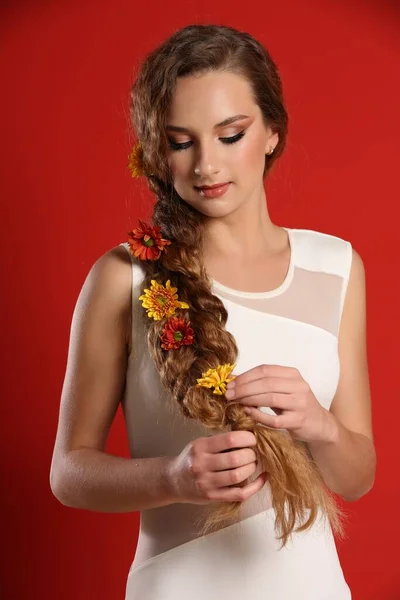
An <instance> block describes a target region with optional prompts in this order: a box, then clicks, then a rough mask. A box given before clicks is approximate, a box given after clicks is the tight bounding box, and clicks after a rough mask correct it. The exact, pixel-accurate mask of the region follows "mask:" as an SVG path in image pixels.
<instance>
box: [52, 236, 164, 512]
mask: <svg viewBox="0 0 400 600" xmlns="http://www.w3.org/2000/svg"><path fill="white" fill-rule="evenodd" d="M131 282H132V270H131V262H130V257H129V256H128V254H127V252H126V250H125V249H124V248H121V247H117V248H115V249H113V250H111V251H110V252H108V253H106V254H105V255H104V256H102V257H101V258H100V259H99V260H98V261H97V262H96V263H95V264H94V265H93V267H92V269H91V271H90V273H89V274H88V277H87V278H86V281H85V283H84V285H83V287H82V290H81V293H80V295H79V298H78V301H77V304H76V307H75V311H74V315H73V318H72V325H71V335H70V345H69V350H68V361H67V369H66V374H65V379H64V385H63V390H62V395H61V403H60V414H59V422H58V429H57V436H56V441H55V446H54V452H53V458H52V463H51V469H50V486H51V490H52V492H53V494H54V495H55V496H56V497H57V498H58V500H59V501H60V502H61V503H62V504H65V505H66V506H71V507H75V508H84V509H88V510H95V511H103V512H128V511H136V510H142V509H144V508H154V507H157V506H164V505H166V504H171V503H172V502H174V500H173V498H172V494H171V493H170V491H169V485H168V481H167V478H166V473H167V470H168V469H167V467H168V465H169V464H170V461H171V460H172V457H166V456H164V457H155V458H140V459H135V458H134V459H132V458H123V457H118V456H113V455H111V454H107V453H105V451H104V448H105V444H106V439H107V436H108V432H109V430H110V427H111V424H112V421H113V419H114V417H115V413H116V411H117V408H118V405H119V402H120V398H121V395H122V393H123V390H124V385H125V373H126V368H127V357H128V351H127V345H128V344H127V339H128V333H127V332H128V331H129V328H130V326H131V324H130V323H131V317H130V315H131ZM136 400H137V401H138V402H140V398H137V399H136Z"/></svg>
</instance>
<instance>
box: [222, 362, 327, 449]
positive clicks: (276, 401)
mask: <svg viewBox="0 0 400 600" xmlns="http://www.w3.org/2000/svg"><path fill="white" fill-rule="evenodd" d="M231 391H233V392H234V395H233V396H231V395H230V392H231ZM225 397H226V398H227V399H228V400H229V401H233V402H239V403H240V404H243V405H244V406H245V407H246V409H249V412H248V415H249V416H250V417H251V418H253V419H254V420H255V421H258V422H259V423H261V424H262V425H266V426H267V427H271V428H277V429H287V431H288V432H289V433H290V435H291V436H292V437H293V438H294V439H297V440H301V441H304V442H327V441H329V440H331V439H332V436H333V435H334V422H333V416H332V414H331V413H330V412H329V411H328V410H326V409H325V408H324V407H323V406H321V404H320V403H319V402H318V400H317V399H316V397H315V396H314V394H313V393H312V391H311V389H310V386H309V385H308V383H307V382H306V381H305V380H304V379H303V377H302V376H301V375H300V373H299V371H298V370H297V369H295V368H293V367H283V366H280V365H259V366H258V367H254V368H253V369H250V370H249V371H246V372H245V373H241V374H240V375H237V376H236V378H235V379H234V380H233V381H231V382H230V383H229V384H228V386H227V391H226V393H225ZM260 406H269V407H270V408H272V409H273V410H274V411H276V412H277V413H278V414H277V415H276V416H275V415H270V414H268V413H265V412H263V411H261V410H259V408H258V407H260ZM246 412H247V410H246Z"/></svg>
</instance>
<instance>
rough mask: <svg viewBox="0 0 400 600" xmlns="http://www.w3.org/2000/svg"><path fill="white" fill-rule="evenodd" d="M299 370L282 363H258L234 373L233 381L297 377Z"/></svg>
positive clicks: (247, 381) (237, 382) (248, 381)
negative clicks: (237, 373) (243, 371)
mask: <svg viewBox="0 0 400 600" xmlns="http://www.w3.org/2000/svg"><path fill="white" fill-rule="evenodd" d="M299 375H300V373H299V371H298V370H297V369H296V368H294V367H285V366H283V365H258V366H257V367H254V368H253V369H249V370H248V371H246V372H245V373H241V374H240V375H236V379H235V383H236V384H242V383H250V382H251V381H256V380H257V379H263V378H265V377H280V378H284V379H286V378H287V379H296V378H297V377H299Z"/></svg>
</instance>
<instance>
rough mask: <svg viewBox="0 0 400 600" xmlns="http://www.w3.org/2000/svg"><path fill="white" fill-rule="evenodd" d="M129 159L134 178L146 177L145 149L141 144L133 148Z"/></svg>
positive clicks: (129, 167) (129, 166)
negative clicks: (144, 165)
mask: <svg viewBox="0 0 400 600" xmlns="http://www.w3.org/2000/svg"><path fill="white" fill-rule="evenodd" d="M128 158H129V163H128V169H129V170H130V172H131V174H132V177H141V176H142V175H145V172H144V168H143V149H142V145H141V143H140V142H138V143H137V144H136V145H135V146H134V147H133V150H132V152H131V153H130V154H129V156H128Z"/></svg>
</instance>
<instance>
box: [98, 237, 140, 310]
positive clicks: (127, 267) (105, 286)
mask: <svg viewBox="0 0 400 600" xmlns="http://www.w3.org/2000/svg"><path fill="white" fill-rule="evenodd" d="M131 271H132V261H131V258H130V255H129V253H128V252H127V250H126V248H124V247H123V246H121V245H120V246H115V247H113V248H111V249H110V250H108V251H107V252H105V253H104V254H103V255H101V256H100V257H99V258H98V259H97V260H96V261H95V263H94V264H93V266H92V267H91V269H90V271H89V273H88V276H87V280H88V281H90V283H91V285H93V286H95V287H96V288H97V289H98V290H99V291H102V292H103V294H104V295H107V296H111V297H113V298H115V299H116V300H117V299H118V298H119V299H122V298H124V297H125V298H128V297H129V295H130V288H131V284H132V274H131Z"/></svg>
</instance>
